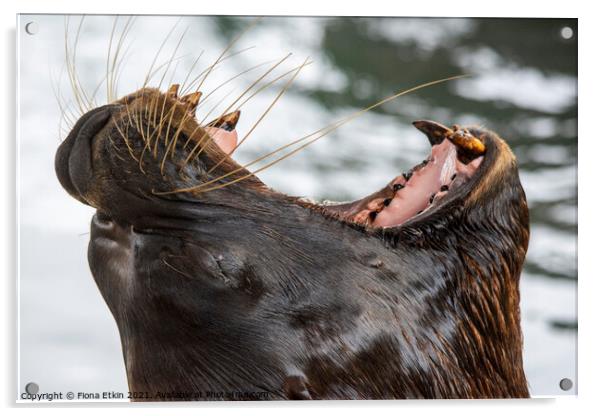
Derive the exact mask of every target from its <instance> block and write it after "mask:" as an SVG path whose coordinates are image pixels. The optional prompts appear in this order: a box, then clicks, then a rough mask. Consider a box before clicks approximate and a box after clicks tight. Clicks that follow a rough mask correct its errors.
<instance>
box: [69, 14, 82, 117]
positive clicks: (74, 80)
mask: <svg viewBox="0 0 602 416" xmlns="http://www.w3.org/2000/svg"><path fill="white" fill-rule="evenodd" d="M84 18H85V16H82V18H81V20H80V22H79V26H78V28H77V32H76V36H75V40H74V43H73V51H71V50H70V48H69V17H68V16H67V17H66V19H65V58H66V61H67V72H68V75H69V80H70V82H71V90H72V92H73V96H74V98H75V101H76V103H77V106H78V108H79V110H80V115H83V114H84V113H85V111H86V105H85V102H86V101H87V100H86V99H85V91H84V90H83V88H82V86H81V83H80V82H79V79H78V77H77V71H76V65H75V62H76V53H77V44H78V42H79V36H80V33H81V28H82V25H83V23H84ZM82 96H84V97H82Z"/></svg>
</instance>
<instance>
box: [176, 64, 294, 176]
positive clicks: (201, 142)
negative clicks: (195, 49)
mask: <svg viewBox="0 0 602 416" xmlns="http://www.w3.org/2000/svg"><path fill="white" fill-rule="evenodd" d="M291 55H292V54H291V53H289V54H287V55H286V56H285V57H284V58H282V59H281V60H280V61H278V62H276V63H275V64H274V65H272V67H271V68H269V69H268V70H267V71H266V72H265V73H264V74H263V75H261V76H260V77H259V78H258V79H256V80H255V81H254V82H253V83H252V84H251V85H250V86H249V87H248V88H247V89H246V90H244V91H243V92H242V93H241V94H240V95H239V96H238V97H237V98H236V99H235V100H234V101H233V102H232V103H231V104H230V105H229V106H228V107H226V109H225V110H224V111H223V112H222V114H221V116H220V118H221V117H223V116H225V115H226V114H227V113H228V112H229V111H230V109H231V108H232V107H234V105H235V104H236V103H237V102H238V101H240V99H241V98H242V97H244V96H245V94H247V93H248V92H249V91H250V90H251V89H253V87H254V86H255V85H257V83H259V82H261V80H262V79H264V78H265V77H266V76H268V74H269V73H270V72H272V71H273V70H274V69H276V68H277V67H278V66H279V65H280V64H282V63H283V62H284V61H286V60H287V59H288V58H289V57H290V56H291ZM301 67H302V66H301ZM207 117H208V114H207V115H206V116H205V118H204V119H203V120H202V121H201V123H200V124H203V122H204V121H205V120H206V119H207ZM210 140H211V138H210V137H209V133H208V132H207V131H205V134H203V136H202V137H201V138H200V139H199V141H198V142H197V143H196V144H195V146H194V147H193V148H192V150H191V151H190V153H189V154H188V156H187V157H186V159H185V161H184V164H183V166H186V164H187V163H188V162H189V161H190V160H191V159H192V158H193V157H194V158H196V157H198V156H199V155H200V154H202V153H203V151H204V150H205V148H206V147H207V145H208V143H209V141H210ZM197 149H198V150H197Z"/></svg>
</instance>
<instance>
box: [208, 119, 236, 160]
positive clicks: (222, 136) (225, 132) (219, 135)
mask: <svg viewBox="0 0 602 416" xmlns="http://www.w3.org/2000/svg"><path fill="white" fill-rule="evenodd" d="M205 130H206V131H207V134H209V136H211V138H212V139H213V141H214V142H215V143H216V144H217V145H218V146H219V147H220V149H222V152H224V153H226V154H230V153H231V152H232V151H233V150H234V148H235V147H236V145H237V144H238V133H237V132H236V129H234V128H231V126H229V125H228V124H226V123H224V124H222V125H221V126H219V127H205Z"/></svg>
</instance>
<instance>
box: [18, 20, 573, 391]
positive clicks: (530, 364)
mask: <svg viewBox="0 0 602 416" xmlns="http://www.w3.org/2000/svg"><path fill="white" fill-rule="evenodd" d="M31 21H35V22H36V23H37V25H38V31H37V33H36V34H35V35H29V34H27V33H26V32H25V31H24V28H25V25H26V24H27V23H29V22H31ZM126 21H127V18H125V17H122V18H121V19H119V20H118V21H117V26H116V33H117V35H120V34H121V30H122V28H123V27H124V24H125V23H126ZM251 21H252V19H250V18H235V17H228V18H225V17H224V18H214V17H186V18H182V19H179V18H176V17H150V16H145V17H138V18H136V19H135V22H134V25H133V27H132V29H131V30H130V32H129V33H128V36H127V38H126V40H125V42H124V49H127V51H128V53H127V58H126V59H125V60H124V61H123V66H122V68H123V70H122V71H121V72H120V77H119V93H120V94H126V93H130V92H132V91H134V90H135V89H137V88H138V87H140V86H141V84H142V82H143V79H144V75H145V74H146V72H147V71H148V68H149V66H150V64H151V62H152V60H153V58H154V56H155V53H156V52H157V50H158V48H159V45H160V44H161V42H162V41H163V40H164V39H165V36H166V35H167V33H168V32H169V31H170V30H171V29H172V28H174V31H173V34H172V36H171V37H170V38H169V39H168V40H167V43H166V46H165V47H164V49H163V52H162V53H160V54H159V58H158V59H157V62H158V64H157V65H161V63H163V62H166V61H167V60H169V59H170V57H171V54H172V53H173V52H174V51H176V52H175V54H174V58H175V61H174V64H172V65H171V66H170V67H169V71H168V73H167V74H166V77H165V80H164V82H163V85H162V88H163V89H165V88H166V85H167V84H168V81H169V80H171V79H173V80H174V82H175V81H178V82H181V81H182V80H183V79H184V78H185V77H186V75H187V73H188V70H189V69H190V67H191V66H192V64H193V63H194V61H195V59H196V58H197V56H198V55H199V53H200V52H201V51H202V50H203V49H204V53H203V55H202V56H201V58H200V59H199V64H198V65H197V68H196V73H198V72H199V71H200V70H202V69H203V68H204V67H207V66H208V65H211V63H213V61H214V60H215V59H216V58H217V57H218V56H219V54H220V53H221V51H222V50H223V48H224V47H226V45H228V43H229V42H230V41H231V40H232V39H233V38H234V37H235V36H236V35H237V34H239V33H240V32H241V30H243V29H244V28H245V27H246V26H248V25H249V23H250V22H251ZM114 22H115V19H114V17H109V16H89V17H86V19H85V20H84V22H83V24H82V26H81V31H80V39H79V45H78V49H77V55H76V65H77V69H78V73H79V76H80V79H81V82H82V84H83V86H84V87H86V88H87V89H88V91H92V90H94V88H95V87H96V86H97V85H98V83H99V82H100V81H101V80H102V79H103V76H104V75H105V70H106V59H107V48H108V44H109V37H110V33H111V29H112V27H113V24H114ZM79 23H80V17H79V16H72V17H71V18H70V19H69V27H68V34H69V42H71V43H72V42H73V41H74V39H75V37H74V35H75V33H76V32H77V28H78V25H79ZM567 28H568V29H567ZM184 30H186V33H185V34H184V37H183V38H182V41H181V42H180V46H179V48H177V49H176V45H177V44H178V42H179V39H180V36H181V35H182V34H183V33H184ZM117 39H118V38H117V37H116V40H117ZM18 42H19V45H18V51H19V71H18V75H19V80H18V89H19V97H18V101H19V108H18V110H19V119H18V124H17V125H18V129H19V138H18V149H19V155H18V158H19V168H18V177H19V179H18V180H19V183H18V189H19V201H18V202H19V205H20V206H19V233H20V242H19V253H20V254H19V255H20V259H19V270H20V282H19V290H20V297H19V302H20V305H19V313H20V328H19V334H20V337H19V343H20V344H19V380H18V391H22V390H23V386H24V385H25V384H26V383H28V382H30V381H35V382H36V383H38V384H39V385H40V391H41V392H52V391H63V392H67V391H75V392H78V391H82V392H103V391H123V392H125V391H127V383H126V377H125V371H124V368H123V360H122V356H121V348H120V343H119V338H118V333H117V329H116V325H115V323H114V321H113V319H112V317H111V315H110V313H109V311H108V309H107V307H106V305H105V304H104V302H103V300H102V298H101V296H100V294H99V292H98V289H97V288H96V286H95V284H94V282H93V280H92V277H91V275H90V272H89V269H88V265H87V260H86V250H87V244H88V239H89V235H88V232H89V222H90V218H91V216H92V215H93V210H92V209H91V208H89V207H86V206H83V205H82V204H80V203H78V202H77V201H75V200H73V199H72V198H70V197H69V196H68V195H67V194H66V193H65V192H64V191H63V189H62V188H61V187H60V185H59V183H58V181H57V179H56V177H55V174H54V166H53V161H54V153H55V151H56V148H57V146H58V145H59V143H60V140H61V138H64V136H65V131H64V129H65V128H68V124H69V121H67V122H63V125H62V126H59V120H60V119H61V111H60V109H59V107H58V105H57V101H56V98H55V96H56V95H59V96H61V97H63V99H64V101H67V102H70V104H71V107H73V97H72V94H71V91H70V87H69V82H68V80H67V77H66V74H65V54H64V45H65V17H64V16H59V15H43V16H33V15H21V16H20V21H19V27H18ZM248 47H252V49H249V50H247V51H245V52H242V53H240V54H236V55H235V56H233V57H231V58H229V59H228V60H227V61H225V62H223V63H222V64H220V65H218V66H216V68H215V70H214V71H212V73H211V75H210V76H209V78H208V79H207V81H206V83H205V85H204V87H203V89H202V90H203V92H204V93H205V96H209V98H208V99H207V100H206V101H205V102H203V104H202V105H201V107H200V108H199V112H198V114H199V116H200V118H202V117H204V116H205V115H207V114H208V113H209V112H210V110H211V109H212V108H213V107H214V105H216V104H219V102H220V100H224V101H223V102H224V103H225V102H229V101H228V100H230V102H231V101H232V100H233V99H234V98H235V97H236V96H237V95H238V94H240V93H241V92H242V91H244V90H245V89H246V88H247V86H248V85H250V83H252V82H253V81H254V80H255V79H257V77H259V76H260V75H261V74H262V73H263V72H264V71H266V70H267V69H268V68H269V67H270V66H271V65H273V64H274V63H275V62H277V61H278V60H280V59H282V58H283V57H284V56H286V55H287V54H288V53H289V52H292V53H293V55H292V56H291V57H289V58H288V59H287V60H286V61H284V63H283V64H282V66H281V67H279V68H278V70H276V71H275V72H274V73H272V74H271V75H270V76H268V77H267V78H266V80H269V79H272V78H273V77H275V76H277V75H280V74H282V73H284V72H286V71H288V70H290V69H292V68H294V67H295V66H297V65H300V64H302V63H303V62H304V60H305V59H306V58H307V57H309V58H310V59H311V62H312V63H311V65H309V66H308V67H306V68H304V69H303V70H302V71H301V72H300V74H299V76H298V77H297V78H296V79H295V82H294V84H293V86H292V87H291V88H290V89H289V91H288V92H287V93H286V94H285V95H284V96H283V98H282V99H281V100H280V101H279V102H278V103H277V104H276V105H275V107H274V109H273V110H272V111H271V112H270V113H269V114H268V115H267V116H266V117H265V119H264V120H263V121H262V122H261V123H260V124H259V125H258V126H257V127H256V128H255V130H254V132H253V134H252V135H251V136H250V137H249V139H248V140H247V141H246V142H245V144H244V145H243V146H242V147H241V149H240V150H239V151H238V152H237V154H236V155H235V158H236V159H237V160H238V161H239V162H242V163H244V162H245V161H251V160H253V159H255V158H256V157H258V156H260V155H262V154H264V153H266V152H268V151H271V150H273V149H275V148H276V147H278V146H280V145H282V144H285V143H288V142H289V141H291V140H293V139H296V138H299V137H302V136H304V135H306V134H308V133H311V132H313V131H315V130H317V129H319V128H322V127H324V126H326V125H328V124H330V123H332V122H333V121H335V120H338V119H339V118H341V117H344V116H347V115H349V114H352V113H353V112H354V111H357V110H360V109H362V108H363V107H366V106H368V105H371V104H372V103H374V102H376V101H378V100H380V99H381V98H384V97H386V96H388V95H391V94H393V93H395V92H397V91H399V90H401V89H403V88H410V87H413V86H415V85H417V84H420V83H423V82H428V81H432V80H435V79H439V78H445V77H448V76H451V75H457V74H463V73H470V74H471V75H472V76H471V77H470V78H466V79H462V80H458V81H453V82H450V83H446V84H442V85H438V86H434V87H430V88H427V89H424V90H421V91H419V92H416V93H413V94H411V95H408V96H405V97H402V98H400V99H398V100H395V101H393V102H390V103H387V104H386V105H384V106H382V107H379V108H378V109H375V110H373V111H371V112H370V113H367V114H365V115H363V116H362V117H360V118H358V119H356V120H354V121H353V122H352V123H349V124H348V125H345V126H344V127H342V128H340V129H338V130H336V131H335V132H333V133H331V134H330V135H328V136H327V137H324V138H323V139H321V140H320V141H318V142H316V143H315V144H313V145H312V146H310V147H308V148H307V149H306V150H304V151H303V152H301V153H299V154H297V155H295V156H294V157H292V158H289V159H287V160H286V161H284V162H282V163H280V164H278V165H276V166H274V167H273V168H271V169H268V170H267V171H265V172H262V173H260V174H259V176H260V178H261V179H262V180H263V181H264V182H266V183H267V184H269V185H270V186H272V187H274V188H275V189H278V190H280V191H283V192H287V193H289V194H294V195H305V196H309V197H312V198H315V199H332V200H350V199H356V198H360V197H363V196H365V195H367V194H369V193H371V192H372V191H374V190H375V189H379V188H380V187H381V186H382V185H383V184H385V183H387V182H388V181H389V180H390V179H391V178H392V177H394V176H395V175H397V174H399V172H401V171H402V170H404V169H407V168H409V167H411V166H413V165H415V164H416V163H417V162H419V161H421V160H422V159H423V158H424V156H425V155H426V154H427V153H428V148H429V146H428V142H427V141H426V139H425V138H424V136H422V135H421V134H420V133H419V132H418V131H416V130H415V129H414V128H413V127H412V126H411V122H412V121H413V120H416V119H432V120H436V121H438V122H441V123H444V124H448V125H451V124H453V123H457V124H478V125H482V126H484V127H486V128H489V129H492V130H494V131H496V132H498V133H499V134H500V135H501V136H502V137H504V138H505V139H506V140H507V142H508V143H509V145H510V146H511V148H512V149H513V151H514V152H515V154H516V156H517V158H518V160H519V163H520V176H521V180H522V183H523V186H524V187H525V190H526V193H527V199H528V201H529V206H530V210H531V242H530V247H529V252H528V255H527V262H526V265H525V268H524V272H523V275H522V280H521V309H522V326H523V333H524V344H525V345H524V363H525V370H526V373H527V378H528V381H529V385H530V388H531V393H532V394H533V395H559V394H575V392H576V387H573V389H571V390H570V391H568V392H563V391H562V390H560V388H559V384H558V383H559V381H560V379H562V378H565V377H568V378H571V379H572V380H573V381H575V382H576V342H577V312H576V298H577V263H576V256H577V251H576V245H577V96H576V91H577V90H576V86H577V77H576V74H577V21H576V20H575V19H428V18H298V17H297V18H264V19H263V20H261V21H260V22H259V23H257V24H256V25H255V26H254V27H253V28H252V29H251V30H249V31H248V33H246V34H245V35H244V36H243V37H242V39H240V41H239V42H238V43H237V44H236V45H235V46H234V47H233V48H232V50H231V52H235V53H237V52H240V51H242V50H244V49H245V48H248ZM262 63H263V65H261V66H259V67H257V68H255V69H253V70H251V71H249V72H247V73H245V74H243V75H240V76H239V77H237V78H236V79H234V80H232V81H230V82H229V83H227V84H225V85H223V86H222V87H220V88H219V89H217V90H216V91H215V92H213V93H211V94H210V95H209V93H210V92H211V91H213V89H214V88H216V87H218V86H220V85H221V84H222V83H223V82H224V81H227V80H229V79H230V78H232V77H234V76H235V75H237V74H239V73H240V72H243V71H246V70H247V69H249V68H252V67H254V66H257V65H259V64H262ZM176 64H177V65H176ZM163 68H164V67H163ZM161 75H162V73H159V74H158V76H157V77H155V79H154V83H155V85H156V84H157V83H158V82H159V78H160V77H161ZM286 81H287V78H286V77H285V78H283V79H282V80H281V81H280V83H277V84H276V85H275V86H274V87H272V88H266V89H265V90H264V91H263V92H262V93H260V94H258V95H257V96H256V97H255V98H253V99H252V100H251V101H249V103H247V104H245V105H244V106H243V108H242V111H243V113H242V119H241V121H240V123H239V127H238V131H239V135H240V136H241V137H242V136H244V135H245V133H246V132H247V131H249V130H250V129H251V128H252V126H253V124H254V122H255V120H257V119H258V118H259V117H260V116H261V115H262V113H263V111H264V110H265V109H266V108H267V107H268V106H269V105H270V104H271V102H272V100H273V99H274V98H275V96H276V95H277V94H278V92H279V91H280V88H281V87H282V86H283V85H284V84H285V83H286ZM53 86H54V87H55V88H54V91H53ZM57 90H58V91H57ZM98 97H99V99H98V104H103V103H104V102H105V101H106V100H105V92H104V85H102V86H101V88H100V89H99V95H98ZM223 108H224V105H223V104H222V105H221V106H219V105H218V106H217V107H216V108H215V110H214V111H213V112H211V114H213V115H215V116H217V115H219V114H220V113H221V111H222V110H223ZM76 112H77V111H75V113H74V114H73V115H72V116H67V118H69V117H71V118H76V117H77V115H76ZM211 114H209V115H207V119H208V120H209V119H210V117H211ZM61 129H63V131H61ZM259 166H260V165H259ZM259 166H258V167H259Z"/></svg>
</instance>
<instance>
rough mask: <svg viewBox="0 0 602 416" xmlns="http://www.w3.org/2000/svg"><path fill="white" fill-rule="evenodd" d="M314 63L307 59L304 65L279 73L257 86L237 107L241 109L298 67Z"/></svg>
mask: <svg viewBox="0 0 602 416" xmlns="http://www.w3.org/2000/svg"><path fill="white" fill-rule="evenodd" d="M312 63H313V62H312V61H307V63H304V64H303V65H300V66H298V67H295V68H293V69H291V70H290V71H287V72H285V73H284V74H282V75H279V76H278V77H276V78H274V79H273V80H271V81H270V82H267V83H265V84H263V85H262V86H261V87H259V88H257V89H256V90H255V91H254V92H253V94H251V95H250V96H248V97H247V98H246V99H245V100H244V101H243V102H242V103H240V104H239V105H238V107H236V109H237V110H240V109H241V108H242V107H243V106H244V105H245V104H246V103H248V102H249V101H250V100H251V99H253V97H255V96H256V95H257V94H259V93H260V92H261V91H263V90H265V89H266V88H269V87H271V86H272V85H274V84H275V83H276V82H278V81H280V80H281V79H282V78H284V77H286V76H287V75H289V74H291V73H292V72H295V71H296V70H297V69H298V68H303V67H304V66H308V65H311V64H312Z"/></svg>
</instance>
